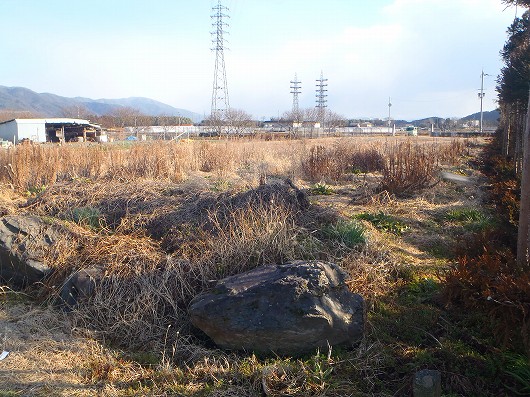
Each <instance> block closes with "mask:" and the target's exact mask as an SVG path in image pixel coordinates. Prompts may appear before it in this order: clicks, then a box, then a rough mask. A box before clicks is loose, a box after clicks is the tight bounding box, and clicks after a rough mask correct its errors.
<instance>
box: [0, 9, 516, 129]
mask: <svg viewBox="0 0 530 397" xmlns="http://www.w3.org/2000/svg"><path fill="white" fill-rule="evenodd" d="M216 3H217V1H214V0H194V1H189V0H188V1H184V0H150V1H145V0H127V1H125V0H45V1H44V0H0V15H1V17H2V18H1V22H0V54H1V55H0V57H1V58H0V85H5V86H23V87H27V88H30V89H32V90H34V91H37V92H51V93H54V94H58V95H62V96H68V97H74V96H83V97H90V98H123V97H129V96H144V97H149V98H153V99H156V100H160V101H162V102H166V103H168V104H170V105H172V106H175V107H180V108H184V109H188V110H192V111H195V112H198V113H206V114H208V113H209V111H210V101H211V91H212V80H213V65H214V54H213V53H212V52H211V51H210V48H211V46H212V45H211V36H210V31H211V30H212V28H211V19H210V14H211V12H212V11H211V8H212V6H214V5H215V4H216ZM224 3H225V5H226V6H228V7H229V9H230V11H229V14H230V19H229V21H228V23H229V25H230V26H229V28H228V31H229V34H228V35H227V39H228V41H229V43H228V47H229V49H230V50H229V51H226V52H225V60H226V68H227V77H228V86H229V94H230V103H231V105H232V107H234V108H240V109H244V110H246V111H248V112H249V113H251V114H253V115H254V116H255V117H256V118H259V119H261V118H268V117H270V116H275V115H277V114H278V112H279V113H283V112H284V111H287V110H289V109H290V107H291V104H292V97H291V95H290V94H289V91H290V89H289V81H290V80H292V79H293V77H294V74H295V73H297V74H298V78H299V79H300V80H301V81H302V94H301V96H300V106H301V107H313V106H314V105H315V79H317V78H318V77H319V75H320V71H321V70H322V71H323V72H324V77H326V78H328V79H329V81H328V83H329V86H328V90H329V91H328V94H329V97H328V100H329V101H328V105H329V108H330V109H331V110H333V111H335V112H338V113H341V114H343V115H344V116H347V117H361V116H363V117H381V118H384V117H387V115H388V106H387V103H388V97H389V96H390V97H392V103H393V106H392V117H393V118H403V119H413V118H421V117H429V116H435V115H436V116H441V117H453V116H464V115H467V114H470V113H474V112H477V111H478V110H479V100H478V98H477V89H478V88H480V73H481V69H482V68H484V70H485V72H487V73H489V74H490V75H492V77H486V80H485V88H486V89H487V91H486V97H485V102H484V108H485V109H486V110H491V109H494V108H495V102H494V99H495V92H494V89H495V77H496V76H497V75H498V73H499V70H500V68H501V66H502V63H501V60H500V57H499V51H500V49H501V48H502V45H503V44H504V42H505V41H506V33H505V32H506V28H507V27H508V25H509V24H510V23H511V22H512V20H513V18H514V16H515V14H516V10H515V8H513V7H512V8H508V9H506V10H505V6H504V5H503V4H502V3H501V1H500V0H371V1H362V0H326V1H313V0H267V1H265V0H225V2H224ZM518 12H519V14H521V13H522V10H519V11H518Z"/></svg>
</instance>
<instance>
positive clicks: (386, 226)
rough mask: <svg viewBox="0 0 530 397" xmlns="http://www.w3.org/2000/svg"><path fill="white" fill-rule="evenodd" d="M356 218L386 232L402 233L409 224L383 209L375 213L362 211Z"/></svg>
mask: <svg viewBox="0 0 530 397" xmlns="http://www.w3.org/2000/svg"><path fill="white" fill-rule="evenodd" d="M355 218H356V219H361V220H365V221H368V222H370V223H371V224H372V225H374V227H375V228H376V229H378V230H382V231H384V232H388V233H393V234H396V235H398V236H399V235H401V233H403V232H404V231H405V230H407V229H408V226H407V225H405V224H404V223H402V222H401V221H399V220H398V219H396V218H395V217H393V216H391V215H388V214H385V213H384V212H383V211H379V212H377V213H375V214H371V213H368V212H362V213H360V214H357V215H356V216H355Z"/></svg>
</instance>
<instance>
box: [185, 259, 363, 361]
mask: <svg viewBox="0 0 530 397" xmlns="http://www.w3.org/2000/svg"><path fill="white" fill-rule="evenodd" d="M346 279H347V274H346V273H345V272H344V270H342V269H341V268H340V267H339V266H337V265H335V264H333V263H328V262H320V261H309V262H302V261H297V262H291V263H287V264H283V265H268V266H261V267H258V268H256V269H254V270H251V271H248V272H245V273H242V274H239V275H236V276H232V277H228V278H225V279H223V280H220V281H218V283H217V285H216V286H215V287H214V288H213V289H212V290H210V291H209V292H207V293H204V294H201V295H199V296H197V297H195V298H194V299H193V300H192V302H191V303H190V308H189V312H190V316H191V321H192V323H193V324H194V325H195V326H196V327H197V328H199V329H201V330H202V331H203V332H204V333H206V334H207V335H208V336H209V337H210V338H211V339H212V340H213V341H214V342H215V343H216V344H217V345H218V346H219V347H221V348H224V349H230V350H246V351H255V352H260V353H270V352H274V353H275V354H280V355H298V354H302V353H306V352H311V351H314V350H315V349H317V348H320V349H327V347H328V344H329V345H341V344H346V345H353V344H355V343H357V342H359V341H360V339H361V338H362V336H363V330H364V309H363V308H364V300H363V298H362V297H361V296H360V295H358V294H354V293H352V292H351V291H350V290H349V289H348V286H347V285H346V283H345V281H346Z"/></svg>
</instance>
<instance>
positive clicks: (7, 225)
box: [0, 215, 60, 288]
mask: <svg viewBox="0 0 530 397" xmlns="http://www.w3.org/2000/svg"><path fill="white" fill-rule="evenodd" d="M59 237H60V232H59V231H58V230H57V229H56V228H55V227H54V226H53V225H51V224H49V223H46V222H44V221H43V220H42V219H41V218H39V217H37V216H23V215H9V216H4V217H2V218H0V279H1V280H2V281H3V282H7V283H8V284H10V285H12V286H13V287H15V288H23V287H26V286H27V285H30V284H33V283H35V282H39V281H42V280H43V279H44V278H45V277H46V276H47V275H49V274H50V273H51V268H50V267H49V266H48V265H47V264H46V263H45V261H44V258H45V256H46V254H47V253H48V252H49V250H50V248H51V246H52V245H53V244H54V243H55V242H56V241H57V240H58V238H59Z"/></svg>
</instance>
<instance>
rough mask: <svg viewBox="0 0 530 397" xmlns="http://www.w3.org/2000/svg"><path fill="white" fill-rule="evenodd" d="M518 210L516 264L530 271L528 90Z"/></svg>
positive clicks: (529, 106) (529, 99)
mask: <svg viewBox="0 0 530 397" xmlns="http://www.w3.org/2000/svg"><path fill="white" fill-rule="evenodd" d="M519 208H520V209H519V234H518V236H517V264H518V267H519V268H520V269H530V88H529V90H528V109H527V112H526V128H525V131H524V136H523V171H522V174H521V201H520V206H519Z"/></svg>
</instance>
